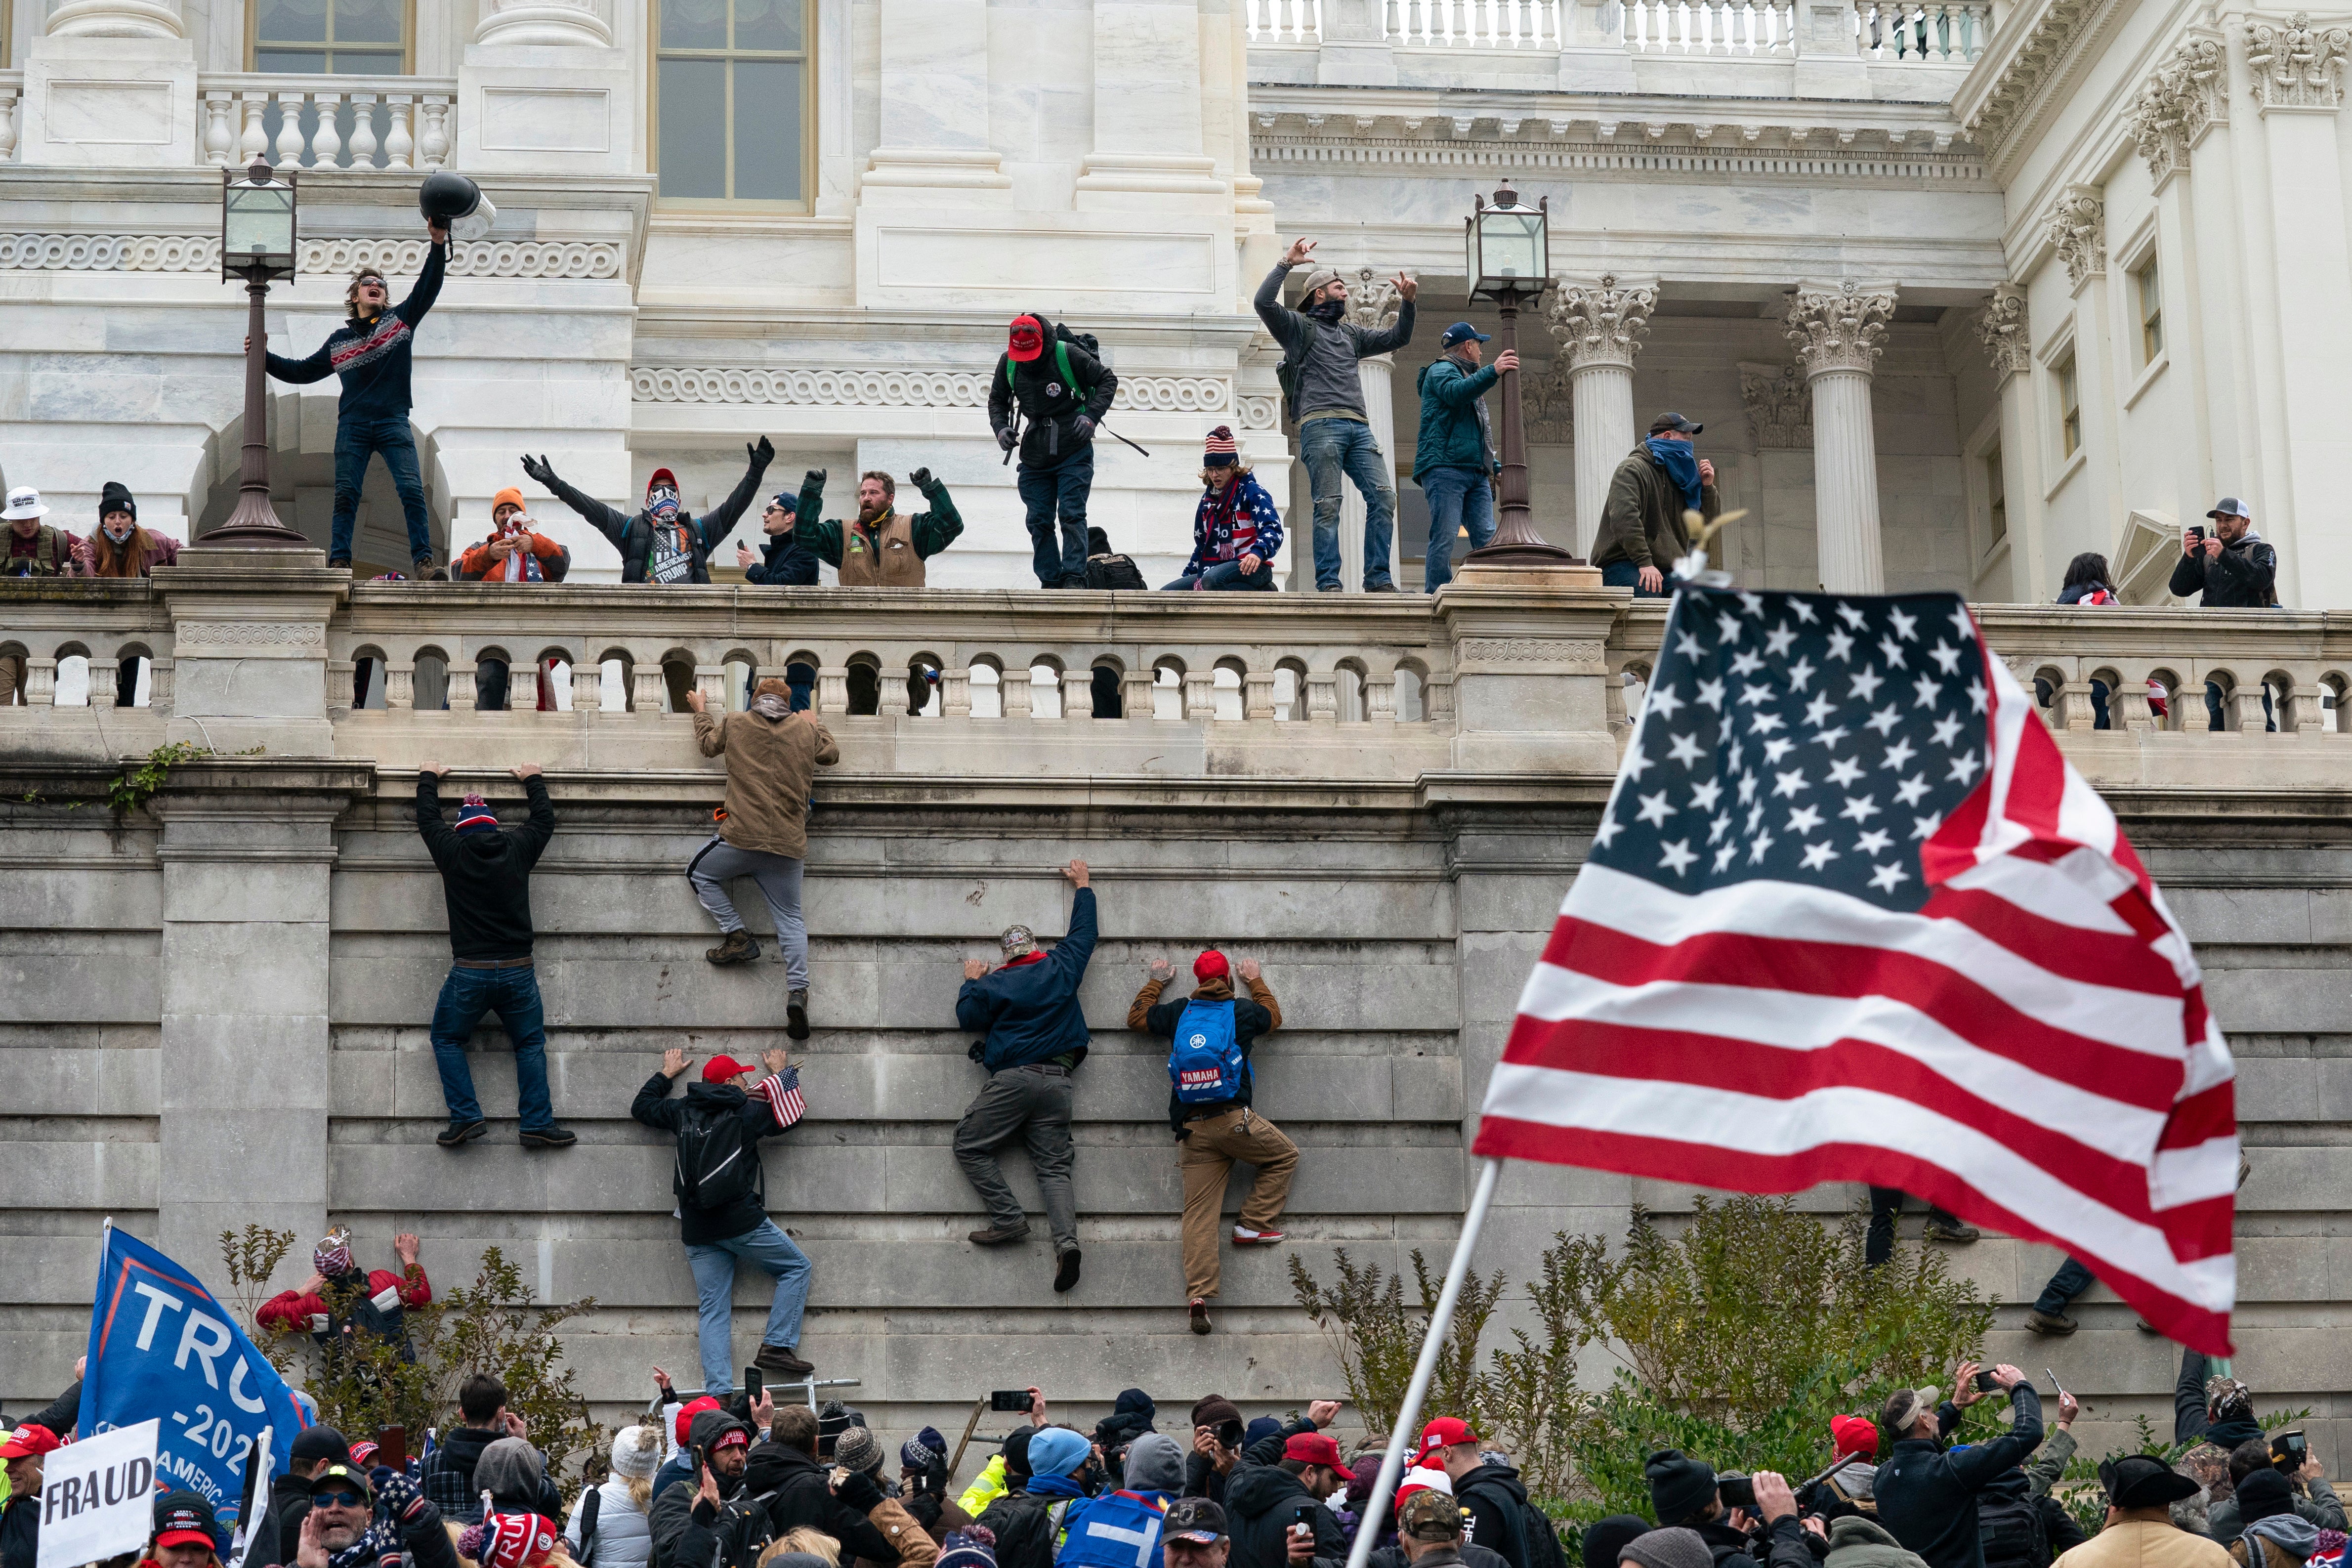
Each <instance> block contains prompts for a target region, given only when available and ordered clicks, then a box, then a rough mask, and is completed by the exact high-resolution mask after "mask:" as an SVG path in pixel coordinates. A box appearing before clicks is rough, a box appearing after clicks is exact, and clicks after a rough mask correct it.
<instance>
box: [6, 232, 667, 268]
mask: <svg viewBox="0 0 2352 1568" xmlns="http://www.w3.org/2000/svg"><path fill="white" fill-rule="evenodd" d="M622 259H623V258H622V252H621V247H619V246H618V245H610V244H603V243H597V242H593V241H559V240H549V241H539V240H495V241H492V240H472V241H466V242H461V243H459V244H458V245H457V246H455V247H452V255H451V257H450V259H449V276H450V277H452V278H533V279H560V278H618V277H619V276H620V275H621V267H622ZM424 266H425V241H423V240H421V239H306V240H304V241H302V271H303V272H304V273H305V274H311V273H326V274H329V275H337V274H341V273H346V272H352V271H355V270H357V269H358V268H362V267H373V268H378V269H380V270H382V271H383V272H384V273H385V274H386V275H387V276H390V277H394V278H399V277H404V276H411V275H414V274H415V273H416V272H419V271H421V270H422V269H423V268H424ZM0 270H5V271H17V272H211V273H217V272H219V271H220V236H218V235H216V234H9V235H0Z"/></svg>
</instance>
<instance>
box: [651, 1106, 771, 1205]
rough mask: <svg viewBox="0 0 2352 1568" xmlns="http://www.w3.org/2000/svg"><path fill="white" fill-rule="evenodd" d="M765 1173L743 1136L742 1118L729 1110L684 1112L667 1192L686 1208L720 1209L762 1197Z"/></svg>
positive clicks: (763, 1195)
mask: <svg viewBox="0 0 2352 1568" xmlns="http://www.w3.org/2000/svg"><path fill="white" fill-rule="evenodd" d="M765 1175H766V1173H765V1172H763V1171H762V1170H761V1167H760V1155H759V1152H758V1151H757V1150H755V1149H753V1148H752V1147H751V1142H750V1141H749V1140H748V1139H746V1138H745V1137H744V1136H743V1119H742V1118H741V1117H740V1116H739V1115H737V1114H736V1113H735V1112H734V1111H733V1110H725V1111H720V1112H719V1113H717V1114H715V1115H706V1114H704V1113H703V1112H700V1111H696V1110H688V1112H687V1113H686V1125H684V1126H683V1127H680V1128H679V1129H678V1130H677V1175H676V1176H675V1177H674V1178H672V1180H671V1182H670V1191H671V1192H673V1193H676V1194H677V1201H678V1202H679V1203H681V1204H683V1205H686V1206H687V1207H688V1208H698V1209H716V1208H725V1207H726V1206H727V1205H729V1204H732V1203H737V1202H740V1200H742V1199H744V1198H746V1197H750V1196H752V1195H753V1194H758V1195H759V1196H761V1198H762V1199H763V1200H764V1198H765V1196H766V1191H765V1189H766V1186H767V1183H766V1180H765Z"/></svg>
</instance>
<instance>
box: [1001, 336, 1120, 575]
mask: <svg viewBox="0 0 2352 1568" xmlns="http://www.w3.org/2000/svg"><path fill="white" fill-rule="evenodd" d="M1117 395H1118V376H1117V375H1115V374H1112V373H1111V368H1110V366H1108V365H1107V364H1105V363H1102V361H1101V360H1100V359H1098V358H1097V357H1096V356H1095V355H1094V354H1092V353H1088V352H1087V349H1086V348H1085V347H1084V346H1083V345H1081V344H1078V343H1075V342H1070V341H1069V340H1067V339H1066V338H1063V337H1060V336H1057V335H1056V334H1055V330H1054V328H1053V326H1052V325H1051V324H1050V323H1049V322H1048V321H1046V320H1045V316H1044V315H1042V314H1039V313H1036V312H1031V313H1030V314H1027V315H1021V316H1015V317H1013V331H1012V341H1011V342H1010V344H1009V345H1008V346H1007V347H1006V349H1005V351H1004V353H1003V354H1002V355H1000V356H999V357H998V359H997V362H996V374H994V375H993V376H992V377H991V378H990V379H989V383H988V423H989V426H990V427H991V428H992V429H993V430H994V431H995V432H996V444H997V445H998V446H1000V447H1003V448H1004V449H1005V450H1006V451H1008V452H1010V451H1011V450H1013V447H1015V446H1016V445H1017V446H1018V447H1020V448H1021V476H1020V484H1021V500H1022V502H1023V504H1024V505H1025V506H1027V507H1028V509H1029V542H1030V545H1031V547H1032V553H1033V556H1034V559H1033V560H1032V562H1031V565H1032V566H1033V567H1034V569H1035V571H1036V574H1037V586H1039V587H1040V588H1083V587H1085V586H1086V585H1087V495H1088V493H1089V492H1090V491H1092V490H1093V489H1094V483H1095V426H1097V425H1099V424H1101V423H1102V417H1103V416H1104V415H1106V414H1108V413H1109V412H1110V405H1111V399H1112V398H1114V397H1115V396H1117ZM1016 413H1017V415H1018V416H1019V417H1020V418H1023V419H1026V420H1027V421H1028V422H1029V427H1028V429H1027V431H1026V432H1025V433H1016V432H1015V431H1014V429H1013V424H1014V418H1015V416H1016ZM1056 511H1058V512H1059V513H1060V516H1061V530H1060V537H1059V539H1058V540H1057V539H1056V537H1055V526H1054V520H1055V513H1056Z"/></svg>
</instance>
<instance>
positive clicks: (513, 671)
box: [507, 658, 539, 713]
mask: <svg viewBox="0 0 2352 1568" xmlns="http://www.w3.org/2000/svg"><path fill="white" fill-rule="evenodd" d="M507 711H508V712H509V713H536V712H538V711H539V661H538V660H537V659H535V658H518V659H510V660H509V661H508V663H507Z"/></svg>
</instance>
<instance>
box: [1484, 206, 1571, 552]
mask: <svg viewBox="0 0 2352 1568" xmlns="http://www.w3.org/2000/svg"><path fill="white" fill-rule="evenodd" d="M1476 200H1477V203H1478V206H1477V210H1476V212H1475V213H1474V214H1473V215H1472V216H1469V217H1466V218H1465V219H1463V229H1464V235H1463V239H1464V246H1465V261H1466V263H1467V267H1468V271H1469V278H1470V302H1471V303H1472V304H1478V303H1481V302H1486V301H1491V302H1492V303H1493V304H1494V306H1495V307H1496V310H1497V311H1498V312H1499V313H1500V314H1501V316H1502V318H1503V330H1502V333H1501V336H1502V340H1503V342H1502V346H1503V348H1504V349H1505V350H1507V351H1510V352H1513V353H1516V352H1517V349H1518V346H1519V307H1520V306H1521V305H1523V304H1533V303H1534V302H1535V301H1536V300H1538V299H1540V298H1542V296H1543V291H1544V290H1545V289H1549V288H1550V287H1551V229H1550V222H1551V198H1550V197H1549V196H1546V197H1544V198H1543V199H1542V200H1541V201H1540V202H1538V203H1537V205H1534V206H1531V207H1530V206H1522V205H1519V194H1518V193H1517V191H1514V190H1512V189H1511V188H1510V187H1508V186H1505V187H1503V188H1502V189H1500V190H1497V191H1496V193H1495V202H1494V205H1492V206H1489V205H1486V198H1485V197H1484V196H1480V197H1477V198H1476ZM1501 381H1502V391H1503V417H1502V447H1503V449H1502V452H1501V454H1500V456H1501V458H1502V460H1503V472H1502V476H1501V479H1502V482H1501V484H1500V486H1499V487H1498V492H1497V494H1496V498H1495V503H1496V514H1497V515H1496V529H1495V539H1494V542H1492V543H1491V544H1488V545H1487V546H1486V548H1485V549H1484V550H1474V551H1472V552H1470V553H1469V555H1468V557H1467V558H1466V559H1467V560H1468V561H1475V562H1478V563H1481V564H1484V565H1492V566H1561V565H1570V564H1573V565H1582V564H1583V562H1582V561H1581V560H1580V558H1579V557H1578V556H1576V555H1574V554H1573V553H1571V552H1569V551H1566V550H1562V549H1561V548H1560V547H1559V545H1557V544H1552V543H1549V542H1547V541H1546V540H1545V539H1544V537H1543V536H1542V535H1541V534H1539V533H1538V532H1537V531H1536V529H1535V521H1534V512H1533V510H1532V509H1531V508H1530V507H1529V506H1528V443H1527V433H1526V429H1525V427H1524V425H1523V423H1522V420H1521V418H1520V414H1519V373H1518V372H1517V371H1516V370H1509V371H1505V372H1504V373H1503V374H1502V378H1501Z"/></svg>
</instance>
